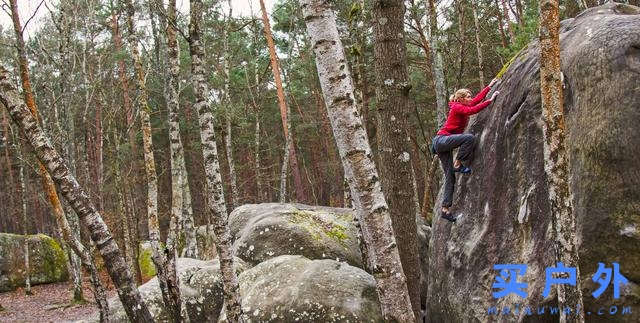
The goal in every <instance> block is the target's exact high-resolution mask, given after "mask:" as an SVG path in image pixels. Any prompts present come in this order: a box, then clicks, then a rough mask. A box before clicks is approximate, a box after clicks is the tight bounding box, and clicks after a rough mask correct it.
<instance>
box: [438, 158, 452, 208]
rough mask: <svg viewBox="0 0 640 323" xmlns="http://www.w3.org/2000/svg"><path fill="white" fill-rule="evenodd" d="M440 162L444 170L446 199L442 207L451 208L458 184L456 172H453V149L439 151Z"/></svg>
mask: <svg viewBox="0 0 640 323" xmlns="http://www.w3.org/2000/svg"><path fill="white" fill-rule="evenodd" d="M438 158H440V164H441V165H442V170H443V171H444V199H443V200H442V207H443V208H447V209H448V208H449V207H451V204H452V203H453V191H454V189H455V184H456V174H455V173H454V172H453V154H452V153H451V151H445V152H439V153H438Z"/></svg>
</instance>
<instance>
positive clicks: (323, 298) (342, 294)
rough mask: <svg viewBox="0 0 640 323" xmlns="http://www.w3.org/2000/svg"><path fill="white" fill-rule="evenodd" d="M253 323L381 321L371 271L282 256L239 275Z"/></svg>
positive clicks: (335, 263) (244, 304) (247, 310)
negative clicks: (369, 272)
mask: <svg viewBox="0 0 640 323" xmlns="http://www.w3.org/2000/svg"><path fill="white" fill-rule="evenodd" d="M238 280H239V281H240V295H241V299H242V300H241V302H242V309H243V311H244V312H245V313H246V314H247V315H248V316H249V319H250V321H251V322H382V321H383V319H382V314H381V312H380V303H379V302H378V294H377V292H376V282H375V280H374V278H373V276H371V275H369V274H368V273H367V272H365V271H364V270H362V269H360V268H356V267H353V266H350V265H348V264H346V263H344V262H339V261H335V260H331V259H324V260H310V259H307V258H305V257H303V256H291V255H283V256H279V257H276V258H272V259H269V260H267V261H264V262H262V263H260V264H258V265H256V266H255V267H253V268H251V269H248V270H246V271H244V272H243V273H242V274H240V276H239V277H238Z"/></svg>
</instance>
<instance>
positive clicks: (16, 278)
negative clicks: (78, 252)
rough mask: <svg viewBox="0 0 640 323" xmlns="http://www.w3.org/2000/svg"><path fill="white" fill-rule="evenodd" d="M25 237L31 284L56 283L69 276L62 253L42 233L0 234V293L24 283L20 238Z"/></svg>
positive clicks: (22, 246) (56, 245) (22, 241)
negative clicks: (24, 234) (27, 247)
mask: <svg viewBox="0 0 640 323" xmlns="http://www.w3.org/2000/svg"><path fill="white" fill-rule="evenodd" d="M25 239H28V240H29V264H30V267H31V273H30V279H31V285H38V284H47V283H56V282H61V281H66V280H67V279H68V278H69V274H68V272H67V263H66V255H65V253H64V251H63V250H62V248H61V247H60V245H59V244H58V243H57V242H56V241H55V240H54V239H52V238H51V237H49V236H47V235H44V234H37V235H29V236H23V235H17V234H10V233H0V292H6V291H11V290H14V289H16V288H18V287H22V286H24V283H25V275H26V272H25V268H24V249H23V248H24V241H25Z"/></svg>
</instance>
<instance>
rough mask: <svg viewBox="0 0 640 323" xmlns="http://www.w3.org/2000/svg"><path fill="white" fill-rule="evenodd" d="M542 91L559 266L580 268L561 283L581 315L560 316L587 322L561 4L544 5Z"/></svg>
mask: <svg viewBox="0 0 640 323" xmlns="http://www.w3.org/2000/svg"><path fill="white" fill-rule="evenodd" d="M540 18H541V20H540V90H541V94H542V120H543V123H542V130H543V134H544V140H543V142H544V166H545V167H544V169H545V173H546V175H547V180H548V183H549V187H548V189H549V201H550V202H551V203H550V204H551V214H552V225H553V227H554V231H555V239H554V245H555V249H556V250H555V251H556V254H555V255H556V261H555V262H556V263H559V262H562V263H563V264H564V266H566V267H575V268H576V286H574V287H573V288H570V287H569V286H566V285H564V284H557V285H556V287H557V291H558V305H559V307H560V308H565V306H568V307H571V308H573V307H574V306H575V307H576V308H579V309H580V310H579V312H578V313H576V314H577V315H566V313H564V311H561V313H560V322H584V312H583V308H584V307H583V302H582V288H581V285H582V284H581V282H580V268H579V266H578V265H579V257H578V248H577V244H576V218H575V214H574V213H573V203H572V200H571V199H572V195H571V190H570V187H569V160H568V156H567V151H566V146H565V141H564V140H565V138H566V135H565V134H566V132H565V121H564V107H563V93H562V86H563V80H562V70H561V59H560V38H559V28H560V19H559V17H558V1H557V0H543V1H541V2H540Z"/></svg>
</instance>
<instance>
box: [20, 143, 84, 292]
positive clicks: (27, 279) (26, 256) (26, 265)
mask: <svg viewBox="0 0 640 323" xmlns="http://www.w3.org/2000/svg"><path fill="white" fill-rule="evenodd" d="M14 137H17V136H14ZM17 152H18V159H20V161H19V163H18V164H19V166H18V167H19V168H18V177H19V178H18V180H19V181H20V190H21V192H22V194H21V196H22V208H21V211H22V234H23V235H24V236H25V237H26V236H27V234H28V230H27V224H28V222H27V198H26V192H27V186H26V185H25V183H24V166H23V162H24V161H23V159H22V158H23V157H22V148H18V149H17ZM24 271H25V275H24V293H25V294H27V295H33V293H32V292H31V278H30V277H31V267H30V266H29V239H25V240H24ZM74 298H75V297H74Z"/></svg>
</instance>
